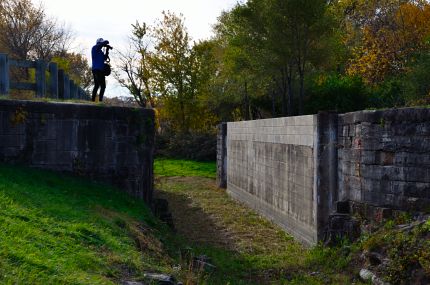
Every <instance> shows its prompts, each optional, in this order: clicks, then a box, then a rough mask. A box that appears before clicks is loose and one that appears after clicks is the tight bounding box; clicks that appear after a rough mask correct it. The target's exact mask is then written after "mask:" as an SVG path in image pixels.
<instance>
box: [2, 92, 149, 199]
mask: <svg viewBox="0 0 430 285" xmlns="http://www.w3.org/2000/svg"><path fill="white" fill-rule="evenodd" d="M153 148H154V112H153V111H152V110H148V109H131V108H123V107H104V106H94V105H85V104H73V103H45V102H31V101H12V100H0V161H3V162H12V163H21V164H25V165H29V166H33V167H39V168H45V169H52V170H57V171H66V172H73V173H75V174H78V175H83V176H87V177H90V178H93V179H96V180H100V181H104V182H108V183H111V184H113V185H116V186H118V187H119V188H121V189H123V190H124V191H126V192H127V193H129V194H131V195H133V196H135V197H138V198H141V199H144V200H145V201H146V202H149V201H151V199H152V192H153V169H152V165H153Z"/></svg>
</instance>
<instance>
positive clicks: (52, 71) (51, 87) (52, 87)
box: [49, 62, 58, 99]
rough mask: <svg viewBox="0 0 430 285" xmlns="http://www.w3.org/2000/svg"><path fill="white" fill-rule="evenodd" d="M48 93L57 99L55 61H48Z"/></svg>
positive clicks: (56, 67)
mask: <svg viewBox="0 0 430 285" xmlns="http://www.w3.org/2000/svg"><path fill="white" fill-rule="evenodd" d="M49 74H50V77H49V78H50V80H49V81H50V82H49V94H50V96H51V98H54V99H58V65H57V64H56V63H55V62H50V63H49Z"/></svg>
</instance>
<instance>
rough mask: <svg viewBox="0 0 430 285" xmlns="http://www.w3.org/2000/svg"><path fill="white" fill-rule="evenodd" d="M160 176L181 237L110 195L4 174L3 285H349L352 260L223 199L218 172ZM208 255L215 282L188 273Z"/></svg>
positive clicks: (69, 182)
mask: <svg viewBox="0 0 430 285" xmlns="http://www.w3.org/2000/svg"><path fill="white" fill-rule="evenodd" d="M155 172H156V173H157V175H158V177H157V181H158V185H157V188H158V189H162V191H161V192H162V194H163V195H165V196H168V197H169V205H170V207H171V210H172V212H173V214H174V218H175V219H176V220H175V226H176V228H177V230H178V232H177V233H174V232H172V231H170V230H169V229H168V228H167V227H166V226H165V225H164V224H162V223H161V222H159V220H157V219H156V218H154V217H153V215H152V214H151V213H150V211H149V209H148V208H147V207H146V206H145V205H144V204H143V202H141V201H139V200H135V199H133V198H130V197H127V195H125V194H124V193H121V192H119V191H118V190H117V189H115V188H113V187H110V186H107V185H104V184H100V183H95V182H89V181H87V180H84V179H81V178H77V177H72V176H69V175H63V174H57V173H54V172H50V171H42V170H36V169H30V168H25V167H18V166H8V165H4V164H0V229H1V230H0V284H119V283H121V281H124V280H136V281H139V280H142V276H143V274H144V272H147V271H150V272H163V273H167V274H173V275H174V276H176V277H177V278H178V279H179V280H181V281H183V282H184V284H207V285H210V284H214V285H215V284H230V285H233V284H234V285H240V284H269V282H271V283H270V284H306V285H311V284H348V282H349V281H350V279H349V275H348V274H343V273H342V272H341V271H343V270H345V268H344V266H345V264H346V263H345V262H344V260H345V261H347V256H345V257H342V256H341V255H340V254H338V251H337V250H336V249H333V250H331V249H322V248H315V249H312V250H308V249H305V248H303V247H302V246H301V245H300V244H298V243H297V242H295V241H294V240H293V239H292V238H291V237H290V236H289V235H288V234H286V233H285V232H284V231H282V230H280V229H279V228H278V227H276V226H275V225H273V224H272V223H270V222H269V221H267V220H265V219H263V218H262V217H260V216H259V215H257V214H256V213H255V212H253V211H252V210H250V209H248V208H247V207H244V206H243V205H241V204H239V203H236V202H234V201H232V200H231V199H230V198H229V197H228V195H227V194H226V193H225V191H224V190H222V189H218V188H217V187H216V186H215V183H214V180H213V177H214V176H215V164H214V163H198V162H191V161H178V160H166V159H163V160H157V161H156V166H155ZM161 176H175V177H173V178H172V177H161ZM181 176H184V177H181ZM186 176H191V177H186ZM196 176H200V177H196ZM207 177H209V178H207ZM175 203H176V204H175ZM175 209H176V210H178V211H176V212H175V211H174V210H175ZM178 220H182V222H183V224H182V225H181V223H180V222H179V221H178ZM184 227H187V229H188V232H187V233H183V232H181V230H182V229H183V228H184ZM202 237H203V238H202ZM202 254H204V255H207V256H209V257H210V258H211V259H212V262H213V264H214V265H215V266H216V267H217V268H216V270H215V271H214V272H212V273H202V272H200V271H198V270H197V271H196V270H191V269H190V262H189V259H190V257H192V256H196V255H202ZM340 261H342V262H340ZM176 265H181V266H180V269H177V268H178V267H177V266H176ZM174 266H175V267H176V269H174ZM315 271H316V272H318V274H316V275H315V274H314V275H313V274H311V273H312V272H315ZM339 271H340V272H339ZM327 280H328V281H327ZM327 282H328V283H327ZM357 284H359V283H357Z"/></svg>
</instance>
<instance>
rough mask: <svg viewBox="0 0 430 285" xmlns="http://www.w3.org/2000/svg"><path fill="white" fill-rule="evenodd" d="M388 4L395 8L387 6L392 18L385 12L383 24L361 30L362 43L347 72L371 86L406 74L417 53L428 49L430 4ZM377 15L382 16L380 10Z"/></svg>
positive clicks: (369, 23)
mask: <svg viewBox="0 0 430 285" xmlns="http://www.w3.org/2000/svg"><path fill="white" fill-rule="evenodd" d="M387 5H391V6H392V7H385V8H386V9H385V11H391V15H390V14H386V13H385V14H384V15H383V17H384V18H383V19H380V21H376V20H375V21H369V22H367V23H365V24H364V25H363V26H360V27H358V29H359V31H358V32H359V34H360V37H361V39H360V43H359V44H358V45H357V46H355V47H354V48H353V49H352V59H351V61H350V64H349V66H348V69H347V73H348V74H350V75H360V76H362V77H363V79H364V80H365V81H366V82H368V83H378V82H381V81H383V80H384V79H385V77H386V76H387V75H397V74H400V73H402V72H404V71H405V69H406V65H407V63H408V61H409V60H411V59H410V58H411V56H412V55H413V53H415V52H418V51H421V50H423V49H426V48H428V46H427V45H428V44H427V43H426V39H427V38H428V37H429V35H430V5H429V4H427V3H422V4H417V3H416V2H409V3H405V4H401V5H398V4H393V3H392V4H387ZM396 5H397V6H396ZM375 15H376V17H377V16H378V13H377V12H376V11H375ZM375 23H377V24H375ZM381 23H382V24H381Z"/></svg>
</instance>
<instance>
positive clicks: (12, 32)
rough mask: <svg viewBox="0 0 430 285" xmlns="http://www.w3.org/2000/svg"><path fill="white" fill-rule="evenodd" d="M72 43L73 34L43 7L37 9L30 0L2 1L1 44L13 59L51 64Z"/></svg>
mask: <svg viewBox="0 0 430 285" xmlns="http://www.w3.org/2000/svg"><path fill="white" fill-rule="evenodd" d="M70 42H71V33H70V31H68V30H67V29H66V28H64V27H63V26H61V25H59V24H58V23H57V21H56V20H55V19H50V18H48V17H47V16H46V13H45V10H44V8H43V6H42V5H40V6H37V7H36V6H34V5H33V4H32V2H31V1H30V0H1V1H0V43H1V46H2V47H3V48H5V49H6V50H5V52H8V53H10V54H11V55H12V56H13V57H16V58H19V59H35V58H37V59H44V60H47V61H49V60H51V58H52V57H53V56H54V54H55V53H56V52H60V51H65V50H66V49H67V48H68V46H69V44H70Z"/></svg>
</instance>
